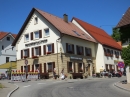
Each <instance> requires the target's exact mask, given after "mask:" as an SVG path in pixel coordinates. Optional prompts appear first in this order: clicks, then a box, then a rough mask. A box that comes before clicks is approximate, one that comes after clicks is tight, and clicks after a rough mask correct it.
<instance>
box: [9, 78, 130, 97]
mask: <svg viewBox="0 0 130 97" xmlns="http://www.w3.org/2000/svg"><path fill="white" fill-rule="evenodd" d="M119 80H122V79H121V78H110V79H109V78H106V79H102V78H95V79H93V78H92V79H78V80H68V81H33V82H27V83H18V85H19V86H20V88H19V89H18V90H17V91H16V92H14V93H13V94H12V95H11V97H130V92H128V91H125V90H122V89H119V88H117V87H115V86H114V85H113V84H114V83H115V82H117V81H119Z"/></svg>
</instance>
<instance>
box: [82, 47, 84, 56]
mask: <svg viewBox="0 0 130 97" xmlns="http://www.w3.org/2000/svg"><path fill="white" fill-rule="evenodd" d="M82 55H84V47H82Z"/></svg>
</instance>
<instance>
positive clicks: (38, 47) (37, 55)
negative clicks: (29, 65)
mask: <svg viewBox="0 0 130 97" xmlns="http://www.w3.org/2000/svg"><path fill="white" fill-rule="evenodd" d="M36 49H38V55H36ZM34 55H35V56H39V47H35V48H34Z"/></svg>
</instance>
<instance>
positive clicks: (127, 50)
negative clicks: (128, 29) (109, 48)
mask: <svg viewBox="0 0 130 97" xmlns="http://www.w3.org/2000/svg"><path fill="white" fill-rule="evenodd" d="M122 59H124V63H125V65H126V66H127V65H129V66H130V44H129V46H127V47H124V48H123V49H122Z"/></svg>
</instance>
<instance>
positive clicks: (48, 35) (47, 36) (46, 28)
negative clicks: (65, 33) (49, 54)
mask: <svg viewBox="0 0 130 97" xmlns="http://www.w3.org/2000/svg"><path fill="white" fill-rule="evenodd" d="M46 30H49V34H48V35H46ZM44 35H45V37H49V36H50V29H49V28H45V29H44Z"/></svg>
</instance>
